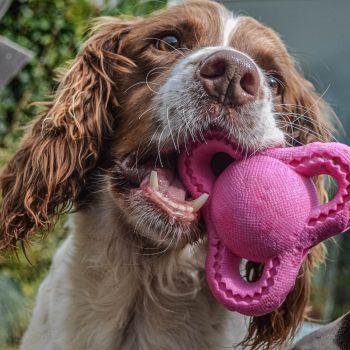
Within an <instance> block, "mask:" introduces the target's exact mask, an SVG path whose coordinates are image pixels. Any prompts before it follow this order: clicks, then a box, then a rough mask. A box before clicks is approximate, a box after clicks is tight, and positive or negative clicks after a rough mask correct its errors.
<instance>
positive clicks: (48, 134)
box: [0, 17, 134, 249]
mask: <svg viewBox="0 0 350 350" xmlns="http://www.w3.org/2000/svg"><path fill="white" fill-rule="evenodd" d="M133 23H134V21H133V20H130V21H121V20H119V19H116V18H107V17H105V18H101V19H100V20H99V21H98V22H97V23H96V25H95V29H94V30H93V33H92V36H91V37H90V39H88V41H87V42H86V43H85V45H84V46H83V48H82V50H81V52H80V53H79V55H78V56H77V58H76V59H75V60H74V61H73V62H72V64H71V65H70V67H69V69H68V70H67V71H66V72H65V73H64V74H63V75H62V78H61V81H60V84H59V86H58V88H57V91H56V93H55V95H54V98H53V100H52V102H49V103H46V104H45V105H44V109H45V110H44V112H43V113H42V114H41V115H40V116H39V117H38V119H37V120H36V121H35V122H34V124H33V125H32V128H31V129H30V131H29V132H28V133H27V135H26V136H25V139H24V141H23V143H22V145H21V147H20V149H19V150H18V151H17V152H16V154H15V155H14V156H13V158H12V159H11V160H10V161H9V163H8V164H7V166H6V167H5V169H4V171H3V173H2V175H1V180H0V181H1V190H2V204H1V214H0V249H5V248H7V247H9V246H15V244H16V242H17V241H18V240H21V241H23V240H26V239H27V238H28V237H29V236H30V235H31V234H32V233H33V232H35V231H36V230H38V229H41V228H49V227H50V226H52V225H53V224H54V222H55V220H56V219H57V216H58V215H59V214H60V213H62V212H64V211H67V210H69V208H71V207H72V205H74V204H75V203H76V202H77V200H78V198H79V194H80V193H81V190H82V188H83V187H84V183H85V181H86V178H87V176H88V175H89V173H91V171H92V170H93V169H94V168H95V167H96V163H97V161H98V159H99V156H100V153H101V149H102V145H103V140H104V139H105V138H106V137H108V135H110V134H111V133H112V131H113V127H114V125H113V124H114V118H115V115H114V114H115V113H111V110H112V109H113V110H114V109H115V108H116V107H117V105H118V101H117V100H116V98H115V94H114V89H115V82H114V79H113V76H114V74H115V72H116V71H118V70H119V71H120V70H123V69H124V70H125V69H127V68H128V65H131V64H132V62H131V61H129V60H128V59H127V58H125V57H123V56H122V55H120V54H119V53H118V47H119V42H120V40H121V37H122V35H123V34H124V33H125V32H127V31H128V30H129V29H130V28H131V27H132V25H133Z"/></svg>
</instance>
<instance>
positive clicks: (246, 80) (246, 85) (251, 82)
mask: <svg viewBox="0 0 350 350" xmlns="http://www.w3.org/2000/svg"><path fill="white" fill-rule="evenodd" d="M240 85H241V88H242V89H243V91H245V92H246V93H247V94H249V95H251V96H255V95H256V93H257V90H258V79H257V77H256V75H255V74H254V73H251V72H246V73H245V74H244V75H243V76H242V78H241V80H240Z"/></svg>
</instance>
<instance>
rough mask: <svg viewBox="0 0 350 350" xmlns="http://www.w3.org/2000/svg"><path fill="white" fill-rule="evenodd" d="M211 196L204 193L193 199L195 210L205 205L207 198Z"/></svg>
mask: <svg viewBox="0 0 350 350" xmlns="http://www.w3.org/2000/svg"><path fill="white" fill-rule="evenodd" d="M208 198H209V194H208V193H202V194H201V195H200V196H199V197H198V198H196V199H195V200H193V201H192V207H193V210H194V211H195V212H196V211H198V210H199V209H200V208H202V207H203V205H204V204H205V202H206V201H207V199H208Z"/></svg>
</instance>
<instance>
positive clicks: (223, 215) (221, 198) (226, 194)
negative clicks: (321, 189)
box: [210, 156, 316, 262]
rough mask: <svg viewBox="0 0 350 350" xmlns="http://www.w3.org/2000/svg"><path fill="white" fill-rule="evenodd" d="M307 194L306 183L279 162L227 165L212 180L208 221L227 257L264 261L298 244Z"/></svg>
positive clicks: (307, 207) (308, 184)
mask: <svg viewBox="0 0 350 350" xmlns="http://www.w3.org/2000/svg"><path fill="white" fill-rule="evenodd" d="M310 191H314V192H315V189H314V186H313V184H312V182H310V179H309V178H306V177H304V176H302V175H300V174H298V173H296V172H295V171H294V170H293V169H292V168H291V167H290V166H288V165H286V164H284V163H283V162H281V161H280V160H278V159H275V158H271V157H267V156H256V157H252V158H250V159H248V160H243V161H240V162H236V163H233V164H232V165H231V166H229V167H228V168H227V169H226V170H225V171H224V172H223V173H222V174H221V175H220V177H219V178H218V179H217V181H216V183H215V185H214V189H213V195H212V198H211V201H210V206H211V207H210V211H211V213H212V215H211V220H212V223H213V225H214V226H215V227H219V228H220V229H219V230H217V234H218V236H219V237H220V238H221V239H222V241H223V242H224V244H225V245H226V246H227V247H228V248H229V249H230V250H231V252H233V253H235V254H236V255H238V256H241V257H242V258H245V259H248V260H252V261H256V262H261V261H265V260H266V259H267V258H271V257H273V256H276V255H277V254H280V253H282V252H284V251H286V250H287V249H288V248H289V247H291V246H292V245H294V244H295V242H296V241H297V240H298V238H299V235H300V233H301V232H302V230H303V227H304V225H305V221H306V219H307V217H308V215H309V213H310V210H311V205H312V203H311V196H310ZM315 195H316V192H315ZM282 232H283V234H281V233H282ZM266 240H268V241H269V242H270V245H269V246H268V247H267V248H266V247H265V242H266ZM262 248H263V249H262Z"/></svg>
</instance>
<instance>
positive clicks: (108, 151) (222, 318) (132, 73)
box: [0, 1, 330, 350]
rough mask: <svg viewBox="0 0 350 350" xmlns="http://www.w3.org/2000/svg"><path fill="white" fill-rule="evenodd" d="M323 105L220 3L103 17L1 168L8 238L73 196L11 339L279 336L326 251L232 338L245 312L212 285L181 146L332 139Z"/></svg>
mask: <svg viewBox="0 0 350 350" xmlns="http://www.w3.org/2000/svg"><path fill="white" fill-rule="evenodd" d="M326 112H327V108H326V105H325V104H324V102H323V101H322V100H321V98H319V96H318V95H317V94H316V93H315V92H314V89H313V86H312V85H311V83H309V82H308V81H306V80H305V79H304V78H303V77H302V76H301V74H300V73H299V72H298V70H297V68H296V65H295V63H294V61H293V59H292V58H291V56H290V55H289V54H288V52H287V50H286V48H285V46H284V45H283V43H282V41H281V40H280V38H279V37H278V35H277V34H276V33H275V32H274V31H273V30H272V29H270V28H268V27H266V26H265V25H263V24H261V23H259V22H258V21H256V20H254V19H252V18H250V17H240V16H235V14H232V13H230V12H228V11H227V10H226V9H225V8H224V7H222V6H221V5H219V4H217V3H214V2H208V1H189V2H188V3H186V4H184V5H179V6H176V7H171V8H169V9H167V10H164V11H161V12H157V13H155V14H153V15H151V16H149V17H146V18H143V19H142V18H136V19H131V20H121V19H118V18H101V19H100V20H98V22H97V23H96V26H95V29H94V31H93V33H92V36H91V37H90V39H89V40H88V41H87V42H86V43H85V45H84V46H83V48H82V49H81V52H80V53H79V54H78V56H77V57H76V59H75V60H74V62H73V63H72V64H71V66H70V67H69V68H68V69H67V70H66V72H65V73H64V74H63V76H62V77H61V81H60V85H59V86H58V88H57V91H56V93H55V96H54V98H53V99H52V102H50V103H47V104H46V106H45V108H44V111H43V113H42V114H41V115H40V116H38V119H37V120H36V121H35V122H34V123H33V125H32V127H31V129H30V131H29V132H28V133H27V136H26V137H25V139H24V141H23V143H22V145H21V147H20V149H19V150H18V151H17V153H16V154H15V155H14V156H13V158H12V159H11V160H10V162H9V163H8V165H7V167H6V168H5V170H4V172H3V174H2V177H1V188H2V196H3V201H2V208H1V222H0V225H1V226H0V235H1V241H0V246H1V248H2V249H3V250H5V249H7V248H9V247H13V246H15V245H16V243H18V242H21V243H23V242H26V241H27V240H29V239H30V237H31V236H32V235H33V233H34V232H36V231H38V230H42V229H45V230H48V229H50V228H51V227H52V226H53V225H54V223H55V221H56V219H57V217H58V216H59V215H60V214H62V213H63V212H67V211H69V210H70V209H71V208H74V214H72V220H71V221H72V225H71V226H72V227H71V234H70V235H69V237H68V238H67V239H66V240H65V242H64V243H63V244H62V245H61V247H60V248H59V249H58V251H57V253H56V254H55V256H54V258H53V263H52V267H51V270H50V273H49V275H48V276H47V277H46V279H45V280H44V282H43V283H42V285H41V287H40V289H39V292H38V297H37V301H36V306H35V309H34V312H33V316H32V320H31V323H30V325H29V328H28V330H27V332H26V334H25V336H24V339H23V343H22V348H21V349H22V350H33V349H35V350H49V349H50V350H53V349H60V350H62V349H64V350H82V349H98V350H107V349H108V350H110V349H119V350H126V349H129V350H130V349H142V350H151V349H152V350H154V349H166V350H180V349H181V350H186V349H191V350H195V349H201V350H204V349H222V348H223V347H225V348H237V347H235V345H234V344H235V343H237V342H239V341H241V340H242V339H243V338H244V337H245V336H246V338H245V340H246V341H245V344H246V345H247V346H248V345H249V346H252V347H253V348H257V347H259V346H264V347H266V348H269V347H273V346H275V345H280V344H282V343H283V342H284V341H286V339H288V337H289V335H290V334H292V333H293V332H294V331H295V330H296V328H297V327H298V325H299V323H300V322H301V320H302V318H303V315H304V311H305V308H306V305H307V300H308V293H309V274H310V269H311V268H312V267H313V265H314V264H315V263H317V262H318V261H319V260H320V259H321V258H322V249H321V248H320V247H318V248H315V249H314V250H313V252H312V253H311V254H310V255H309V258H308V259H307V262H305V264H304V266H303V269H302V271H301V272H300V276H299V278H298V280H297V283H296V285H295V288H294V290H293V291H292V292H291V293H290V295H289V296H288V298H287V300H286V302H285V303H284V305H283V306H282V307H281V308H280V309H279V310H277V311H276V312H274V313H272V314H270V315H267V316H263V317H257V318H252V319H251V320H249V325H248V327H247V328H248V329H247V333H243V334H242V328H241V326H239V325H238V324H239V321H240V320H242V319H243V318H242V317H241V316H239V315H237V314H233V313H229V312H227V311H225V310H224V309H223V308H222V307H221V306H220V305H219V304H218V303H217V302H216V301H215V300H214V299H213V297H212V296H211V294H210V292H209V290H208V288H207V285H206V281H205V277H204V276H205V274H204V267H203V262H204V259H205V232H204V228H203V225H202V224H201V220H200V218H199V215H198V213H197V211H198V209H199V208H200V206H201V205H203V200H202V199H203V198H202V199H201V200H199V201H191V200H190V199H189V198H187V197H186V196H187V195H186V192H185V190H184V188H183V186H182V184H181V182H180V181H179V179H178V177H177V171H176V158H177V154H178V152H179V150H181V149H184V148H186V144H187V142H188V141H190V140H192V139H197V140H201V141H203V142H204V140H203V134H204V133H205V131H206V130H207V129H209V128H213V127H215V128H219V129H221V130H222V131H223V132H225V133H227V135H228V137H230V138H232V139H233V140H234V141H235V142H237V143H238V144H239V145H240V147H241V148H242V149H245V150H246V152H247V154H248V152H252V151H253V152H254V151H258V150H259V149H264V148H266V147H269V146H273V145H277V144H281V143H285V144H286V145H299V144H305V143H308V142H312V141H316V140H322V141H327V140H328V139H329V137H330V131H329V125H328V122H327V116H326ZM213 166H214V167H218V168H220V167H221V166H222V164H220V162H218V164H214V165H213ZM152 170H153V171H152ZM217 170H220V169H217ZM151 174H152V176H151ZM150 178H151V179H150ZM157 178H158V181H159V182H160V183H161V186H159V187H158V185H157ZM157 187H158V188H159V189H160V193H158V195H156V194H155V189H156V188H157ZM318 187H319V190H320V195H322V193H323V190H322V185H321V183H320V182H319V183H318ZM249 266H251V267H250V268H251V269H253V270H252V271H253V272H254V268H256V267H254V264H252V265H249V264H247V268H248V267H249ZM249 275H251V274H250V273H249ZM253 275H254V274H253ZM232 319H234V322H233V323H232ZM235 322H236V325H235ZM240 332H241V333H240Z"/></svg>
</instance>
